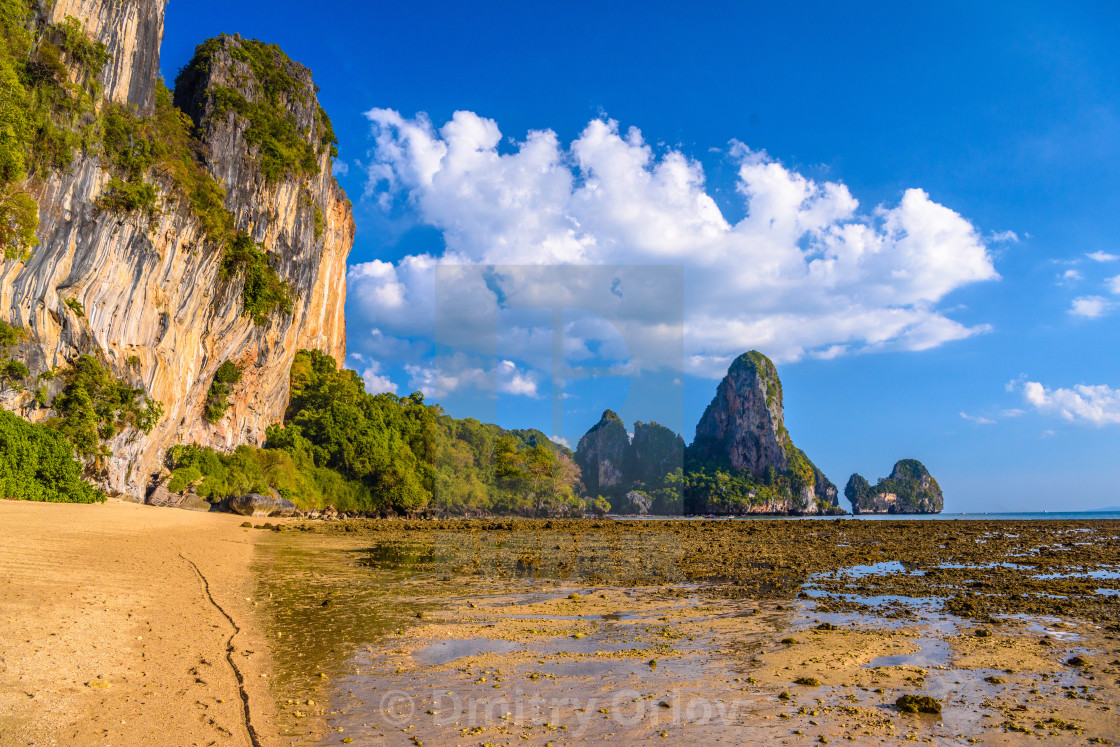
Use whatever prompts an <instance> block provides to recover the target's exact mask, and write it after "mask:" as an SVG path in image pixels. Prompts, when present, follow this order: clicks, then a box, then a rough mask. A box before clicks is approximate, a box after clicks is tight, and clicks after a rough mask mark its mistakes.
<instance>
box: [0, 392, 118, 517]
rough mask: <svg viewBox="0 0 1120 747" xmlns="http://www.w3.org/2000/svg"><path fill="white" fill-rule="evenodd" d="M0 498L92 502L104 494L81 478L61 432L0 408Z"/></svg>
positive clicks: (80, 472) (77, 464)
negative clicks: (29, 421)
mask: <svg viewBox="0 0 1120 747" xmlns="http://www.w3.org/2000/svg"><path fill="white" fill-rule="evenodd" d="M0 498H9V499H15V500H26V501H52V502H66V503H96V502H99V501H104V500H105V495H104V494H103V493H102V492H101V491H99V490H97V489H96V488H94V487H93V486H92V485H90V484H89V483H87V482H86V481H85V480H83V479H82V465H81V464H80V463H79V462H78V461H77V460H76V459H74V447H73V446H71V444H70V442H69V441H67V440H66V438H65V437H63V435H62V434H61V433H59V432H57V431H54V430H51V429H50V428H47V427H45V426H43V425H39V424H36V423H28V422H27V421H26V420H24V419H23V418H21V417H19V416H17V415H13V414H12V413H10V412H5V411H3V410H0Z"/></svg>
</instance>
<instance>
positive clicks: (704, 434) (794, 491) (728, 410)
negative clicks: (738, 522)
mask: <svg viewBox="0 0 1120 747" xmlns="http://www.w3.org/2000/svg"><path fill="white" fill-rule="evenodd" d="M705 466H712V467H714V468H717V469H726V468H730V469H731V470H734V471H736V472H740V473H748V474H749V475H750V476H751V478H753V479H754V480H757V481H760V482H761V481H766V482H768V483H774V482H775V481H776V480H777V478H786V481H787V482H788V486H787V485H785V484H783V486H782V488H783V489H781V490H779V491H778V497H776V498H774V499H771V500H770V501H769V502H767V503H765V504H761V505H760V506H758V507H757V509H758V510H761V511H762V512H765V513H808V514H812V513H817V512H818V511H820V510H831V507H835V506H836V505H837V496H836V486H835V485H833V484H832V483H831V482H830V481H829V480H828V478H827V477H825V476H824V473H822V472H821V471H820V470H819V469H817V467H816V466H815V465H814V464H813V463H812V462H811V461H810V460H809V458H808V457H806V456H805V453H804V452H802V451H801V450H800V449H798V448H797V447H796V446H794V445H793V441H792V440H791V439H790V436H789V432H788V431H786V426H785V415H784V411H783V403H782V382H781V380H780V379H779V378H778V371H777V369H776V368H775V367H774V364H773V362H772V361H771V360H770V359H769V358H767V357H766V356H765V355H763V354H762V353H759V352H758V351H755V350H752V351H750V352H748V353H744V354H742V355H740V356H739V357H738V358H736V359H735V361H734V362H732V364H731V366H730V368H729V369H728V371H727V375H726V376H725V377H724V378H723V380H722V381H721V382H720V383H719V386H718V387H717V388H716V395H715V397H714V398H713V399H712V401H711V403H710V404H709V405H708V407H707V409H706V410H705V411H704V415H703V417H701V418H700V422H699V423H697V425H696V437H695V439H694V440H693V442H692V444H691V445H690V446H689V449H688V454H687V456H686V472H688V471H690V470H694V469H701V468H703V467H705ZM783 493H784V495H783ZM699 508H700V507H698V509H699ZM752 510H753V509H752Z"/></svg>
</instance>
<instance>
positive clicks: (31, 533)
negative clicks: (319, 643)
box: [0, 500, 275, 745]
mask: <svg viewBox="0 0 1120 747" xmlns="http://www.w3.org/2000/svg"><path fill="white" fill-rule="evenodd" d="M243 520H244V517H240V516H234V515H231V514H214V513H196V512H192V511H183V510H177V509H160V508H153V507H151V506H143V505H137V504H132V503H126V502H121V501H113V500H110V501H108V502H106V503H104V504H93V505H77V504H51V503H31V502H22V501H0V526H3V527H4V531H3V533H0V743H4V744H30V743H36V744H37V743H50V742H59V743H70V744H93V743H99V744H162V743H167V742H168V741H169V740H170V741H173V742H175V743H178V744H211V743H215V742H216V743H220V744H231V745H253V744H261V745H268V744H272V743H273V741H272V739H270V738H269V735H271V734H273V733H274V732H275V729H274V728H273V726H272V723H273V720H274V716H273V710H274V709H273V705H272V699H271V695H270V693H269V690H268V685H267V683H268V678H269V674H270V669H271V668H270V666H269V662H268V658H267V656H268V654H267V651H268V647H267V645H266V643H265V641H264V639H263V637H262V636H261V634H260V633H259V632H258V630H257V628H256V625H255V620H254V615H253V611H252V608H253V604H254V601H253V598H254V594H255V580H254V577H253V574H252V571H251V563H252V560H253V556H254V545H255V542H256V538H257V536H258V535H259V533H257V532H254V531H252V530H249V529H242V528H241V526H240V525H241V523H242V521H243ZM219 608H220V609H219ZM235 626H236V628H235ZM227 654H228V658H227ZM232 665H236V668H237V671H238V672H240V680H241V683H239V676H238V673H237V672H235V670H234V668H233V666H232ZM243 692H244V695H245V696H246V697H247V702H248V704H249V706H246V705H245V700H244V699H243V695H242V693H243ZM250 723H251V725H252V729H253V731H254V732H255V733H256V735H259V737H257V738H256V741H254V737H253V736H250V729H249V724H250Z"/></svg>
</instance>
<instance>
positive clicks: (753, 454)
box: [693, 350, 789, 477]
mask: <svg viewBox="0 0 1120 747" xmlns="http://www.w3.org/2000/svg"><path fill="white" fill-rule="evenodd" d="M787 443H789V435H788V434H787V433H786V429H785V415H784V410H783V403H782V383H781V380H780V379H779V378H778V370H777V369H776V368H775V367H774V364H773V363H772V362H771V361H770V359H769V358H767V357H766V356H764V355H763V354H762V353H759V352H757V351H754V350H752V351H751V352H749V353H744V354H743V355H741V356H739V357H738V358H736V359H735V361H734V362H733V363H732V364H731V367H730V368H729V369H728V370H727V376H725V377H724V378H723V380H722V381H721V382H720V383H719V386H718V387H717V388H716V396H715V397H714V398H713V399H712V401H711V403H710V404H709V405H708V407H707V409H705V410H704V415H703V417H701V418H700V422H699V423H697V424H696V438H695V439H694V441H693V449H694V451H695V452H696V454H697V456H699V457H702V458H703V457H706V458H711V459H719V460H727V461H728V462H729V463H730V465H731V467H732V469H735V470H739V471H743V470H746V471H748V472H750V473H751V474H752V475H754V476H755V477H763V476H764V475H765V474H766V470H767V469H768V468H770V467H773V468H774V469H776V470H777V471H779V472H784V471H785V470H786V469H788V468H789V459H788V458H787V456H786V449H785V445H786V444H787Z"/></svg>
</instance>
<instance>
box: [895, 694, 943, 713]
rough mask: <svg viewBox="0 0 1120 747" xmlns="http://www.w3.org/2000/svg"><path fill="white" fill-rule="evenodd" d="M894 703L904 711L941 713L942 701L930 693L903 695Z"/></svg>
mask: <svg viewBox="0 0 1120 747" xmlns="http://www.w3.org/2000/svg"><path fill="white" fill-rule="evenodd" d="M894 705H895V707H896V708H898V710H900V711H902V712H903V713H941V702H940V701H938V700H937V699H936V698H931V697H929V696H928V695H903V696H902V697H901V698H899V699H898V700H896V701H895V702H894Z"/></svg>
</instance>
